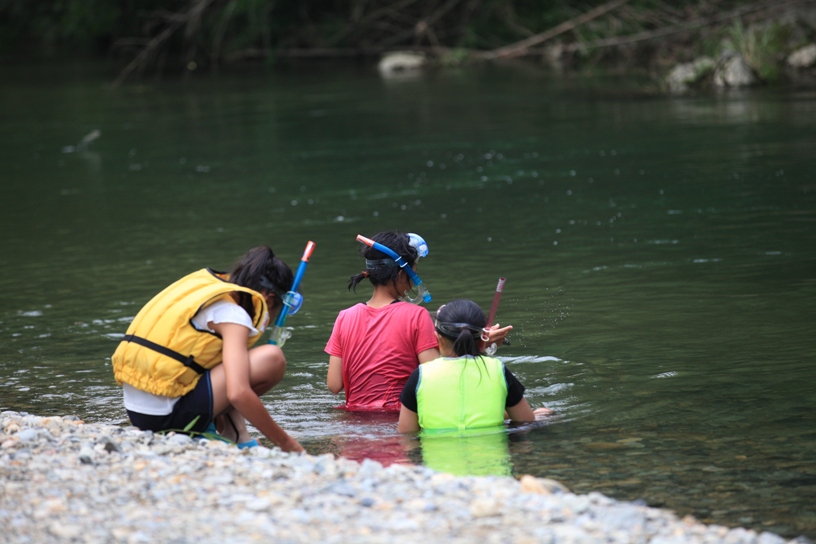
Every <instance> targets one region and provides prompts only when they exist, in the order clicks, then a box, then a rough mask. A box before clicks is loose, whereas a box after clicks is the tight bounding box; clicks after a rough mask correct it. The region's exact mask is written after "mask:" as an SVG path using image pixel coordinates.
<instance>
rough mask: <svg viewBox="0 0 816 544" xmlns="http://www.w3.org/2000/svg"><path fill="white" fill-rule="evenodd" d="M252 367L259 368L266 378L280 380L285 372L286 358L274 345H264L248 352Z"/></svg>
mask: <svg viewBox="0 0 816 544" xmlns="http://www.w3.org/2000/svg"><path fill="white" fill-rule="evenodd" d="M250 354H251V359H250V361H252V364H253V366H257V367H259V370H261V371H262V372H263V374H264V376H265V377H266V378H278V379H280V378H282V377H283V374H284V372H286V356H284V354H283V351H282V350H281V349H280V348H279V347H278V346H275V345H272V344H266V345H264V346H259V347H257V348H254V349H252V350H251V351H250Z"/></svg>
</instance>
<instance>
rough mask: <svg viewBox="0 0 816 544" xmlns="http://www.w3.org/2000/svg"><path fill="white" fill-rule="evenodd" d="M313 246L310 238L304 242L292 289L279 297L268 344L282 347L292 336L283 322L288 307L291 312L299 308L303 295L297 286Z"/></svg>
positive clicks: (294, 312)
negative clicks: (304, 245) (306, 242)
mask: <svg viewBox="0 0 816 544" xmlns="http://www.w3.org/2000/svg"><path fill="white" fill-rule="evenodd" d="M314 247H315V243H314V242H312V241H311V240H310V241H309V243H308V244H306V249H305V250H304V251H303V257H301V258H300V266H298V269H297V272H295V279H294V281H293V282H292V289H291V290H289V291H288V292H287V293H286V294H284V295H283V296H282V297H281V300H282V301H283V306H281V309H280V313H279V314H278V318H277V319H276V320H275V325H274V326H273V327H272V335H271V336H270V338H269V343H270V344H274V345H276V346H278V347H281V348H282V347H283V344H284V343H285V342H286V339H287V338H289V337H290V336H292V333H291V332H289V331H287V330H286V329H284V328H283V324H284V323H286V316H287V315H289V313H290V308H291V313H292V314H296V313H297V311H298V310H300V305H301V304H303V295H301V294H300V293H298V288H299V287H300V281H301V280H302V279H303V275H304V274H305V273H306V266H307V265H308V264H309V257H311V256H312V251H314Z"/></svg>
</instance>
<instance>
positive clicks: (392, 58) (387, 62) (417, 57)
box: [377, 51, 427, 76]
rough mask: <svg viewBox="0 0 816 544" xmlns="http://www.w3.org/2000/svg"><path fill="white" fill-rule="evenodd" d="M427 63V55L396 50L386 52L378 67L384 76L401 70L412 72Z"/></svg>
mask: <svg viewBox="0 0 816 544" xmlns="http://www.w3.org/2000/svg"><path fill="white" fill-rule="evenodd" d="M426 64H427V60H426V59H425V55H422V54H420V53H411V52H409V51H395V52H393V53H386V54H385V55H383V57H382V58H381V59H380V62H379V63H378V64H377V69H378V70H379V71H380V73H381V74H382V75H384V76H388V75H393V74H395V73H399V72H412V71H416V70H419V69H421V68H422V67H424V66H425V65H426Z"/></svg>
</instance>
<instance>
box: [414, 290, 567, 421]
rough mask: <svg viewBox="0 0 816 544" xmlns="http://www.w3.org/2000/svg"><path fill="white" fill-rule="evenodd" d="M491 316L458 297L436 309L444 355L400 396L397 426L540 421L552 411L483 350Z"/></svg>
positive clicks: (425, 367)
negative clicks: (534, 405) (535, 403)
mask: <svg viewBox="0 0 816 544" xmlns="http://www.w3.org/2000/svg"><path fill="white" fill-rule="evenodd" d="M486 325H487V318H486V317H485V314H484V312H483V311H482V309H481V308H479V306H478V305H477V304H476V303H475V302H473V301H471V300H454V301H453V302H450V303H448V304H445V305H444V306H442V307H440V308H439V310H438V311H437V313H436V327H435V328H436V337H437V340H438V341H439V352H440V354H441V357H440V358H438V359H435V360H433V361H429V362H427V363H425V364H423V365H421V366H420V367H419V368H418V369H416V370H415V371H414V372H413V373H412V374H411V377H410V378H409V379H408V383H406V384H405V388H404V389H403V391H402V395H401V396H400V402H401V403H402V407H401V409H400V415H399V424H398V430H399V432H401V433H411V432H416V431H419V430H420V429H428V430H431V429H432V430H465V429H475V428H483V427H494V426H498V425H503V424H504V420H505V414H506V415H507V416H509V419H510V420H512V421H513V422H530V421H535V420H536V418H537V417H541V416H545V415H549V414H551V413H552V410H550V409H548V408H539V409H537V410H533V409H531V408H530V405H529V403H528V402H527V399H525V398H524V386H523V385H522V384H521V382H519V381H518V379H516V377H515V376H514V375H513V373H512V372H510V371H509V370H507V368H506V367H505V366H504V363H502V362H501V361H500V360H498V359H496V358H493V357H488V356H486V355H484V354H483V346H482V344H483V341H482V340H481V335H482V330H483V329H484V328H485V326H486Z"/></svg>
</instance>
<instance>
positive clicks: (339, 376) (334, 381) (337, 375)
mask: <svg viewBox="0 0 816 544" xmlns="http://www.w3.org/2000/svg"><path fill="white" fill-rule="evenodd" d="M326 385H328V386H329V391H331V392H332V393H334V394H335V395H336V394H338V393H339V392H340V391H342V390H343V359H341V358H340V357H337V356H334V355H329V373H328V375H327V376H326Z"/></svg>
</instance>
